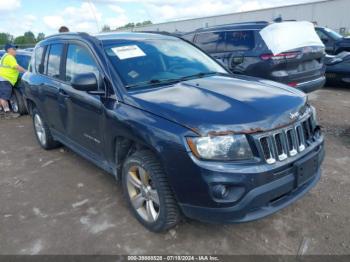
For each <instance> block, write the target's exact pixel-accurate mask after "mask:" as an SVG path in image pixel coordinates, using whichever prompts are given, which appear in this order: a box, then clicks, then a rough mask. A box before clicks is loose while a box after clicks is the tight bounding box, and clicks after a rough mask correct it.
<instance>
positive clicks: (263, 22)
mask: <svg viewBox="0 0 350 262" xmlns="http://www.w3.org/2000/svg"><path fill="white" fill-rule="evenodd" d="M268 23H269V22H268V21H247V22H238V23H229V24H223V25H213V26H208V27H201V28H198V29H196V31H197V30H204V29H210V28H216V27H224V26H230V25H249V24H257V25H265V24H268Z"/></svg>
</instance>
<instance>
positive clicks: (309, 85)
mask: <svg viewBox="0 0 350 262" xmlns="http://www.w3.org/2000/svg"><path fill="white" fill-rule="evenodd" d="M325 83H326V77H324V76H322V77H320V78H317V79H314V80H310V81H307V82H302V83H299V84H297V86H296V87H295V88H297V89H300V90H301V91H303V92H304V93H310V92H313V91H316V90H318V89H321V88H322V87H323V86H324V84H325Z"/></svg>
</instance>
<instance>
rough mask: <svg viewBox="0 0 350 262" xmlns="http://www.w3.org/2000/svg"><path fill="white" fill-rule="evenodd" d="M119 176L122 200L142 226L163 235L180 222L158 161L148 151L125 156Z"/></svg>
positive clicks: (172, 196) (176, 207) (175, 203)
mask: <svg viewBox="0 0 350 262" xmlns="http://www.w3.org/2000/svg"><path fill="white" fill-rule="evenodd" d="M122 174H123V176H122V184H123V191H124V195H125V198H126V200H127V203H128V205H129V207H130V209H131V210H132V213H133V214H134V216H135V217H136V218H137V220H138V221H139V222H140V223H141V224H142V225H144V226H145V227H146V228H147V229H148V230H150V231H152V232H162V231H166V230H168V229H170V228H172V227H174V226H176V225H177V224H178V223H179V221H180V217H181V215H180V211H179V207H178V205H177V202H176V200H175V197H174V194H173V192H172V190H171V188H170V186H169V184H168V181H167V178H166V175H165V173H164V170H163V168H162V166H161V164H160V162H159V161H158V160H157V158H156V157H155V156H154V155H153V154H152V153H151V152H150V151H148V150H142V151H137V152H136V153H134V154H133V155H131V156H130V157H128V158H127V159H126V161H125V163H124V165H123V172H122ZM135 178H136V180H135ZM142 178H143V179H142ZM147 181H148V184H147ZM136 184H137V185H138V186H139V187H137V186H136ZM156 195H157V196H158V199H157V196H156ZM150 202H152V203H150ZM157 202H158V204H157ZM137 207H139V208H137ZM152 207H153V209H152ZM153 211H155V212H153Z"/></svg>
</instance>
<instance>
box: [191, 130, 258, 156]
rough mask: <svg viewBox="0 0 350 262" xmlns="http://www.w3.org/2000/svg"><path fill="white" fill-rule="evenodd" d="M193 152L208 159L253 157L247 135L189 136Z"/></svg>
mask: <svg viewBox="0 0 350 262" xmlns="http://www.w3.org/2000/svg"><path fill="white" fill-rule="evenodd" d="M187 143H188V145H189V146H190V148H191V150H192V152H193V154H194V155H195V156H196V157H198V158H201V159H206V160H226V161H229V160H247V159H251V158H252V157H253V154H252V151H251V149H250V146H249V143H248V141H247V138H246V136H245V135H225V136H206V137H191V138H187Z"/></svg>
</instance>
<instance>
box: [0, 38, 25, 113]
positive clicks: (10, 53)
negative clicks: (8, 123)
mask: <svg viewBox="0 0 350 262" xmlns="http://www.w3.org/2000/svg"><path fill="white" fill-rule="evenodd" d="M16 49H17V46H15V45H12V44H6V45H5V51H6V53H5V54H4V55H3V56H2V58H1V60H0V113H1V114H2V115H5V118H6V119H9V118H16V117H19V114H16V113H13V112H11V111H10V107H9V103H8V100H9V99H10V98H11V95H12V88H13V87H14V85H15V84H16V82H17V80H18V76H19V73H20V72H21V73H24V72H25V71H26V70H25V69H24V68H23V67H21V66H20V65H18V64H17V60H16Z"/></svg>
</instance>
